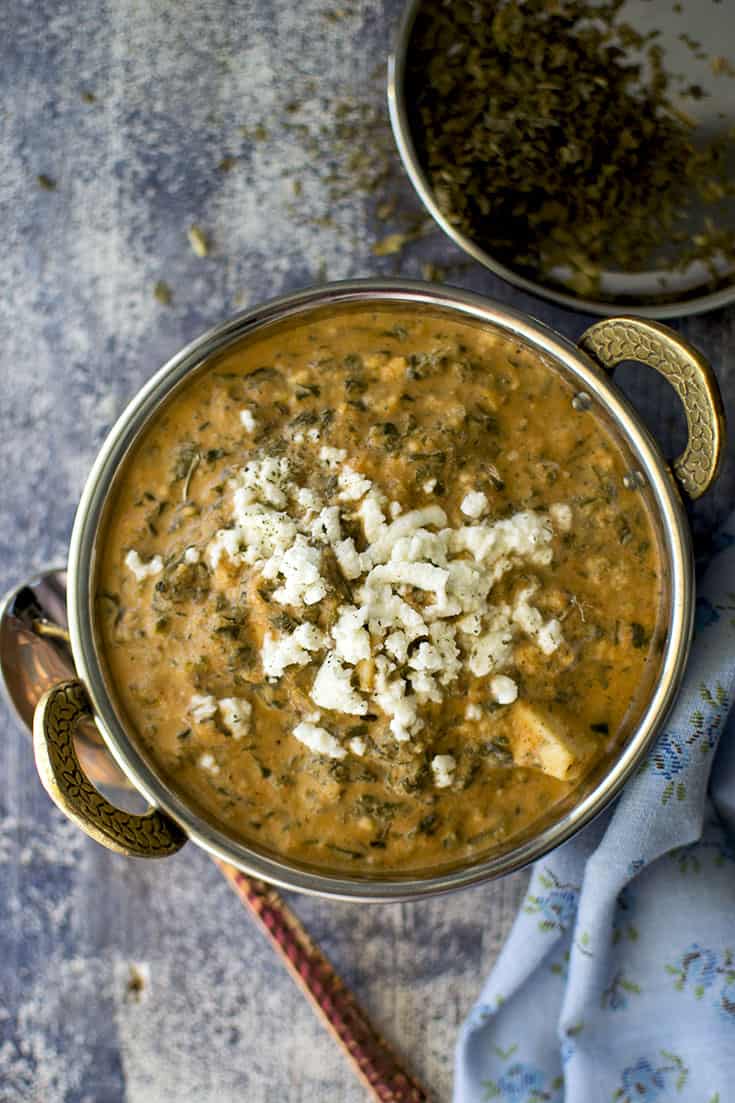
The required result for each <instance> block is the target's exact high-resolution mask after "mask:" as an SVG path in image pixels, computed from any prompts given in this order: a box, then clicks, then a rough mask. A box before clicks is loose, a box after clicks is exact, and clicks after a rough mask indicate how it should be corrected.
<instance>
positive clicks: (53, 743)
mask: <svg viewBox="0 0 735 1103" xmlns="http://www.w3.org/2000/svg"><path fill="white" fill-rule="evenodd" d="M90 715H91V709H90V706H89V701H88V700H87V694H86V693H85V690H84V686H83V685H82V683H81V682H77V681H68V682H60V683H59V684H58V685H56V686H54V687H53V688H52V689H50V690H49V691H48V693H45V694H44V696H43V697H42V698H41V700H40V701H39V702H38V705H37V706H36V711H35V713H34V716H33V752H34V755H35V758H36V767H37V769H38V773H39V776H40V778H41V782H42V784H43V787H44V789H45V790H46V792H47V793H48V795H49V796H50V797H51V800H52V801H53V802H54V804H56V805H57V807H59V808H60V809H61V811H62V812H64V814H65V815H67V816H68V817H69V819H70V820H73V821H74V822H75V823H76V824H77V826H78V827H81V829H82V831H86V833H87V834H88V835H89V836H91V838H93V839H95V840H96V841H97V842H98V843H101V844H102V846H106V847H108V849H109V850H116V851H117V852H118V853H119V854H127V855H129V856H130V857H136V858H166V857H167V856H168V855H169V854H175V853H176V851H177V850H180V849H181V847H182V846H183V845H184V843H185V842H186V835H185V834H184V832H183V831H182V830H181V828H180V827H179V826H178V825H177V824H175V823H174V822H173V820H170V819H169V818H168V817H167V816H164V815H163V814H162V813H161V812H157V811H156V810H155V809H151V811H150V812H147V813H146V814H145V815H143V816H137V815H135V813H133V812H124V811H123V810H122V809H121V808H115V806H114V804H110V802H109V801H108V800H106V799H105V797H103V796H102V794H101V793H98V792H97V790H96V789H95V788H94V786H93V785H92V784H91V783H90V782H89V780H88V779H87V777H86V775H85V774H84V773H83V771H82V768H81V766H80V765H79V759H78V758H77V752H76V750H75V749H74V730H75V728H76V726H77V723H78V722H79V720H80V719H81V718H82V717H83V716H90Z"/></svg>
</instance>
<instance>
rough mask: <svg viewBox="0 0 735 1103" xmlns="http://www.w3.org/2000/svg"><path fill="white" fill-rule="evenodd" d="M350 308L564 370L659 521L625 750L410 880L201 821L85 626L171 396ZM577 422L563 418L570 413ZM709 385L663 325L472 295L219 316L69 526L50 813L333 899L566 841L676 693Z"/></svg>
mask: <svg viewBox="0 0 735 1103" xmlns="http://www.w3.org/2000/svg"><path fill="white" fill-rule="evenodd" d="M355 307H358V308H368V309H370V308H373V309H375V308H388V309H389V308H394V309H402V310H416V311H421V312H424V313H426V312H431V313H433V314H436V315H437V316H443V317H449V318H451V319H452V320H454V321H463V320H464V321H468V322H471V323H473V324H477V325H480V326H483V327H486V328H487V329H488V330H492V331H493V332H497V333H500V334H503V335H505V336H506V337H507V338H509V339H511V340H513V341H514V342H518V343H522V344H524V345H525V346H526V347H527V348H528V349H529V350H530V351H532V352H533V353H534V354H536V355H537V356H538V357H539V358H542V359H543V360H544V361H545V362H546V363H548V364H550V365H552V366H553V367H554V368H556V370H558V371H559V372H560V373H561V374H562V375H563V376H564V377H565V378H566V379H567V380H569V381H570V382H571V384H572V386H573V387H574V388H575V390H576V392H577V394H578V396H579V398H580V400H582V396H584V397H583V401H584V403H585V405H587V404H588V405H589V406H594V408H595V409H596V410H597V411H598V413H599V415H600V416H601V417H602V418H604V419H606V420H607V421H608V423H609V424H610V425H611V428H612V430H613V431H614V432H615V433H616V434H617V436H618V437H619V438H620V440H621V442H622V443H623V446H624V447H625V449H626V451H627V453H628V456H629V462H630V465H631V467H630V471H631V474H630V478H631V479H632V480H633V482H632V485H635V486H636V487H637V488H638V490H639V493H640V494H641V495H642V496H643V498H644V499H645V501H646V503H647V506H648V509H649V510H650V511H651V515H652V517H653V518H654V522H655V526H656V529H657V537H658V541H659V544H660V549H661V558H662V565H663V575H664V586H665V590H666V608H667V623H666V633H665V636H664V637H663V638H662V652H661V670H660V676H659V678H658V680H657V682H656V684H655V685H654V686H653V687H652V689H651V692H650V696H649V699H648V700H647V701H646V702H645V705H644V707H643V710H642V713H641V716H640V720H639V722H638V723H637V725H636V727H635V730H634V731H633V732H632V734H631V735H630V738H629V739H628V740H627V742H626V743H625V745H624V746H622V747H621V748H620V752H619V754H617V755H616V757H615V758H614V759H613V760H612V761H610V762H606V763H604V764H603V765H602V766H601V767H600V769H599V771H598V772H597V773H596V774H595V775H594V776H592V777H590V778H587V779H585V781H584V783H583V784H582V786H581V787H580V789H579V790H578V791H577V792H575V793H574V794H573V798H570V800H569V802H568V804H567V805H565V806H563V807H561V808H555V809H554V810H553V813H552V814H551V815H550V816H549V817H548V819H547V821H546V822H544V823H542V824H541V825H539V826H537V827H534V829H533V831H531V832H529V835H528V836H527V837H525V838H523V839H520V840H516V841H511V843H510V844H509V845H508V847H507V849H505V850H504V851H502V852H496V853H490V854H489V855H485V856H479V857H473V858H471V859H469V860H466V861H463V862H462V863H459V864H455V865H453V866H451V867H441V868H432V869H428V870H424V871H421V872H408V873H406V874H404V875H398V874H384V875H376V874H372V875H368V874H364V875H358V874H355V875H354V876H352V875H347V874H345V873H343V872H336V871H335V872H334V873H332V872H330V871H325V870H324V869H321V868H316V867H313V866H308V865H306V864H303V863H299V862H296V861H292V860H290V859H288V858H285V857H282V856H278V855H274V854H273V853H270V852H266V851H265V850H259V849H258V847H257V845H256V844H254V843H252V844H251V843H246V842H244V841H243V840H242V839H239V838H235V837H233V836H232V835H231V834H228V833H226V832H225V831H224V830H223V829H222V828H220V827H218V826H217V824H215V823H212V822H210V821H209V820H206V819H205V818H204V817H203V816H202V815H200V813H199V812H198V811H197V810H196V808H195V807H194V806H193V804H192V803H190V802H189V801H188V800H187V799H186V798H184V797H183V796H182V794H181V793H180V792H178V791H176V790H175V789H174V788H173V787H172V786H171V785H170V784H169V783H168V781H167V780H166V779H165V777H164V776H163V775H162V774H161V773H160V771H159V770H158V769H157V768H156V766H155V764H154V763H153V762H152V761H151V759H150V758H149V757H148V756H146V755H145V753H144V752H143V750H142V748H141V745H140V742H139V741H138V740H137V739H136V736H135V732H134V731H133V730H132V728H131V726H130V725H129V724H128V723H127V722H126V720H125V717H124V715H123V714H122V713H121V712H120V710H119V708H118V707H117V705H116V703H115V701H114V700H113V694H112V692H111V690H110V688H109V687H108V682H107V678H106V675H105V671H104V663H103V658H102V655H101V653H100V647H99V642H98V638H97V633H96V626H95V601H94V594H95V590H96V583H95V576H96V565H97V556H98V552H99V538H100V533H101V532H102V531H103V530H104V524H105V516H106V511H107V508H108V507H109V504H110V502H111V500H112V499H113V495H114V491H115V487H116V476H117V473H118V472H119V470H120V468H121V465H122V464H123V462H124V460H125V458H126V456H127V455H128V453H129V452H130V449H131V448H132V447H133V446H134V445H135V442H136V441H137V440H138V438H139V437H140V434H141V433H142V432H143V431H144V430H145V429H146V428H147V426H148V425H149V424H150V422H151V421H152V420H154V419H156V418H157V417H158V416H159V415H160V414H161V412H162V411H163V410H164V408H165V406H166V403H167V401H168V400H169V399H170V398H171V396H172V395H173V394H175V393H176V392H177V391H178V390H179V388H180V387H181V386H183V385H184V384H185V383H186V382H188V381H189V380H190V379H191V378H192V377H193V376H194V375H196V374H197V373H198V372H200V371H202V370H204V369H205V368H206V366H207V365H208V364H209V363H210V362H211V360H212V358H213V357H215V356H216V355H218V354H219V353H221V352H222V350H223V349H225V348H227V347H228V346H231V345H232V344H233V343H235V342H240V341H243V340H247V339H248V338H250V337H252V336H256V337H257V336H260V335H261V333H264V332H267V331H268V330H270V329H271V327H273V326H276V325H283V324H289V325H290V324H308V323H309V322H311V321H312V320H314V319H316V318H323V317H325V316H327V317H328V316H330V315H335V314H337V313H341V312H344V311H345V310H350V309H353V308H355ZM629 359H634V360H638V361H640V362H643V363H646V364H648V365H649V366H650V367H653V368H654V369H656V370H657V371H659V372H660V373H661V374H662V375H663V376H664V377H665V378H666V379H667V380H668V381H669V382H670V383H671V384H672V386H673V387H674V388H675V389H676V391H677V392H678V394H679V396H680V397H681V399H682V402H683V403H684V407H685V410H686V413H687V419H688V422H689V427H690V435H689V442H688V444H687V448H686V450H685V451H684V453H683V454H682V455H681V456H680V457H679V458H678V459H676V460H675V461H674V462H673V465H672V468H673V473H672V468H670V467H669V465H668V464H667V462H666V461H665V459H664V458H663V456H662V455H661V452H660V451H659V449H658V447H657V445H656V443H655V441H654V440H653V439H652V437H651V436H650V434H649V433H648V431H647V430H646V428H645V427H644V425H643V423H642V422H641V420H640V418H639V417H638V415H637V414H636V413H635V411H634V410H633V408H632V407H631V406H630V404H629V403H628V402H627V400H626V399H625V398H624V397H623V395H622V394H621V393H620V392H619V391H618V390H617V388H616V387H615V386H614V385H613V384H612V383H611V382H610V380H609V379H608V376H607V374H606V373H607V372H608V371H611V370H612V369H613V368H614V367H615V365H616V364H617V363H619V362H620V361H622V360H629ZM571 416H574V415H573V411H572V410H571V408H570V417H571ZM723 430H724V425H723V418H722V406H721V402H720V397H719V391H718V389H717V383H716V380H715V378H714V375H713V374H712V371H711V369H710V367H709V366H708V364H707V363H706V361H705V360H703V359H702V357H701V356H699V354H698V353H697V352H696V351H695V350H694V349H693V348H692V347H691V346H690V345H688V344H687V343H686V342H685V341H684V340H682V339H681V338H680V337H679V336H678V335H677V334H675V333H674V332H673V331H671V330H668V329H666V328H665V327H663V326H659V325H657V324H655V323H653V322H643V321H640V320H637V319H634V318H616V319H611V320H610V321H604V322H598V323H597V324H596V325H595V326H593V327H592V328H591V329H590V330H588V331H587V333H586V334H584V335H583V337H582V338H581V339H580V343H579V345H575V344H573V343H572V342H571V341H568V340H566V339H565V338H564V337H562V336H560V335H559V334H557V333H555V332H554V331H553V330H551V329H548V328H547V327H546V326H543V325H541V324H540V323H539V322H536V321H534V320H533V319H531V318H530V317H528V316H527V315H525V314H522V313H520V312H518V311H515V310H511V309H509V308H507V307H504V306H501V305H499V304H498V303H493V302H490V301H488V300H487V299H484V298H481V297H480V296H478V295H474V294H471V293H469V292H464V291H459V290H453V289H439V288H437V287H436V286H434V285H431V284H422V283H411V282H408V281H395V282H386V281H380V280H358V281H354V282H346V283H338V284H331V285H327V286H326V287H321V288H315V289H313V290H309V291H302V292H299V293H298V294H295V295H291V296H288V297H286V298H282V299H277V300H275V301H273V302H270V303H267V304H265V305H264V306H262V307H258V308H257V309H255V310H250V311H248V312H246V313H243V314H240V315H238V316H237V317H235V318H233V319H231V320H230V321H227V322H223V323H222V324H221V325H218V326H216V327H215V328H214V329H212V330H210V331H209V333H206V334H204V336H202V337H200V338H199V339H198V340H196V341H194V342H193V343H192V344H190V345H188V346H187V347H186V348H185V349H183V350H182V351H181V352H180V353H178V355H176V356H174V357H173V359H172V360H170V361H169V362H168V363H167V364H166V365H165V366H164V367H162V368H161V369H160V371H158V372H157V373H156V375H154V376H153V378H152V379H151V380H150V381H149V382H148V383H147V384H146V385H145V386H144V387H143V388H142V389H141V390H140V391H139V392H138V394H137V395H136V396H135V397H134V398H133V400H132V402H131V403H130V405H129V406H128V407H127V409H126V410H125V411H124V412H123V414H122V415H121V417H120V418H119V420H118V421H117V423H116V424H115V425H114V426H113V428H112V429H111V431H110V433H109V435H108V437H107V440H106V441H105V443H104V444H103V446H102V448H101V450H100V453H99V455H98V457H97V460H96V462H95V464H94V467H93V468H92V471H91V474H90V476H89V479H88V480H87V484H86V486H85V488H84V492H83V494H82V498H81V501H80V503H79V507H78V510H77V515H76V519H75V522H74V531H73V534H72V540H71V549H70V553H69V571H68V591H67V608H68V616H69V630H70V636H71V648H72V655H73V660H74V664H75V667H76V673H77V679H76V680H66V681H62V682H60V683H59V684H58V685H55V686H54V687H53V688H51V689H50V690H49V691H48V692H47V693H46V695H45V696H44V698H43V699H42V700H41V701H40V702H39V704H38V706H37V708H36V712H35V717H34V749H35V755H36V763H37V765H38V769H39V773H40V776H41V780H42V781H43V783H44V785H45V787H46V789H47V790H48V792H49V794H50V796H51V797H52V799H53V800H54V801H55V802H56V803H57V804H58V806H59V807H60V808H61V809H62V810H63V811H64V812H65V813H66V814H67V815H68V816H69V817H70V818H72V819H73V820H74V821H75V822H76V823H77V824H78V825H79V826H80V827H82V828H83V830H85V831H86V832H87V833H88V834H90V835H91V836H92V837H93V838H95V839H97V840H98V841H99V842H101V843H102V844H104V845H105V846H108V847H110V848H112V849H115V850H117V851H119V852H122V853H125V854H130V855H137V856H140V857H164V856H166V855H168V854H172V853H174V852H175V851H176V850H178V849H179V848H180V847H181V845H182V844H183V843H184V841H185V840H186V839H187V838H190V839H192V840H193V841H194V842H195V843H197V844H198V845H199V846H201V847H203V848H204V849H205V850H207V851H209V852H210V853H212V854H214V855H215V856H217V857H219V858H221V859H223V860H224V861H226V862H229V863H231V864H232V865H234V866H236V867H238V868H239V869H241V870H243V871H245V872H246V873H248V874H250V875H251V876H254V877H258V878H262V879H263V880H266V881H270V882H272V883H275V884H277V885H281V886H283V887H284V888H289V889H296V890H299V891H301V892H309V893H314V894H317V895H320V896H330V897H338V898H341V899H351V900H364V901H373V900H375V901H378V900H383V901H385V900H411V899H415V898H418V897H422V896H428V895H431V894H436V893H440V892H448V891H451V890H454V889H459V888H463V887H466V886H467V885H472V884H475V883H478V882H481V881H487V880H489V879H491V878H494V877H499V876H501V875H503V874H506V873H510V872H512V871H513V870H517V869H520V868H521V867H522V866H524V865H526V864H527V863H529V862H532V861H535V860H536V859H537V858H539V857H540V856H541V855H543V854H544V853H546V852H547V851H548V850H550V849H551V848H552V847H555V846H558V845H559V844H560V843H562V842H564V841H565V840H566V839H568V838H569V837H570V836H571V835H573V834H574V833H575V832H576V831H578V830H579V829H580V828H581V827H582V826H583V825H584V824H586V823H587V822H588V821H589V820H590V819H591V818H592V817H593V816H595V815H597V813H598V812H600V811H601V810H602V809H603V808H604V807H605V806H606V805H607V804H608V802H609V801H610V800H612V798H613V797H614V796H615V795H616V793H617V792H618V791H619V790H620V787H621V785H622V784H623V783H624V781H625V780H626V779H627V778H628V777H629V776H630V774H631V773H632V771H633V770H635V768H636V766H637V765H638V764H639V763H640V762H641V761H642V759H643V758H644V756H645V754H646V752H647V751H648V749H649V747H650V746H651V742H652V740H653V739H654V738H655V736H656V734H657V733H658V731H659V730H660V728H661V724H662V723H663V720H664V718H665V717H666V715H667V713H668V710H669V708H670V706H671V704H672V703H673V701H674V698H675V696H676V693H677V690H678V688H679V685H680V682H681V678H682V675H683V671H684V666H685V663H686V658H687V653H688V649H689V642H690V638H691V631H692V616H693V608H694V575H693V558H692V549H691V537H690V533H689V528H688V525H687V521H686V516H685V512H684V508H683V505H682V501H681V498H680V496H679V492H678V489H677V483H678V485H679V486H680V487H681V488H682V489H683V490H684V491H685V492H686V493H687V494H689V495H690V496H691V497H699V495H700V494H702V493H704V491H705V490H706V489H707V487H708V486H709V485H710V484H711V483H712V481H713V479H714V478H715V476H716V473H717V468H718V462H719V457H720V454H721V449H722V438H723ZM90 715H92V716H93V717H94V719H95V721H96V724H97V727H98V728H99V730H100V732H101V734H102V737H103V739H104V741H105V743H106V745H107V748H108V749H109V751H110V753H111V754H112V756H113V758H114V759H115V761H116V762H117V765H118V766H119V767H120V768H121V770H122V771H123V773H124V774H125V775H126V777H127V778H128V779H129V780H130V781H131V782H132V784H133V786H134V787H135V788H136V789H137V790H138V791H139V792H140V793H142V794H143V795H144V796H145V797H146V798H147V799H148V801H149V802H150V803H151V805H152V806H153V809H154V810H152V811H151V812H149V813H148V814H147V815H144V816H138V815H133V814H132V813H129V812H124V811H122V810H121V809H118V808H115V807H114V806H113V805H112V804H110V803H109V802H108V801H107V800H106V799H105V798H104V797H103V796H102V795H101V794H100V793H99V792H97V791H96V790H95V789H94V787H93V786H92V784H91V783H90V781H89V780H88V778H87V777H86V776H85V774H84V771H83V769H82V767H81V766H80V763H79V760H78V758H77V754H76V751H75V747H74V733H75V729H76V726H77V724H78V722H79V721H80V720H81V719H83V718H85V717H89V716H90Z"/></svg>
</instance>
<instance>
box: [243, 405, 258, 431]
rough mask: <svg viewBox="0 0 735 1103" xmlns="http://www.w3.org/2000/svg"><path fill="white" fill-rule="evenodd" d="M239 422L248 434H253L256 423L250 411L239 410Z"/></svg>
mask: <svg viewBox="0 0 735 1103" xmlns="http://www.w3.org/2000/svg"><path fill="white" fill-rule="evenodd" d="M240 421H241V422H242V424H243V427H244V428H245V429H246V430H247V432H248V433H253V432H255V427H256V426H257V424H258V423H257V421H256V420H255V418H254V417H253V412H252V410H240Z"/></svg>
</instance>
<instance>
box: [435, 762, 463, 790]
mask: <svg viewBox="0 0 735 1103" xmlns="http://www.w3.org/2000/svg"><path fill="white" fill-rule="evenodd" d="M456 765H457V763H456V761H455V759H454V757H453V755H450V754H435V755H434V757H433V758H432V760H431V770H432V773H433V774H434V784H435V785H436V787H437V789H446V788H447V786H448V785H451V784H452V780H453V777H454V770H455V767H456Z"/></svg>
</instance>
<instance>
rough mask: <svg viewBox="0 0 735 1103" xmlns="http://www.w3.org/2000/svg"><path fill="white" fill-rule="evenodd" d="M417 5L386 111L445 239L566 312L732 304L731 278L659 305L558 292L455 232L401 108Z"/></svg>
mask: <svg viewBox="0 0 735 1103" xmlns="http://www.w3.org/2000/svg"><path fill="white" fill-rule="evenodd" d="M421 3H422V0H408V3H407V5H406V7H405V8H404V11H403V14H402V16H401V19H400V22H399V24H398V28H397V30H396V34H395V40H394V46H393V50H392V51H391V53H390V55H389V57H388V88H387V91H388V114H389V116H390V123H391V129H392V131H393V138H394V140H395V143H396V147H397V149H398V154H399V156H400V158H401V162H402V164H403V167H404V169H405V170H406V174H407V176H408V178H409V180H410V181H411V184H412V185H413V189H414V191H415V192H416V194H417V195H418V197H419V199H420V200H421V202H422V203H423V205H424V207H425V208H426V210H427V211H428V213H429V214H430V215H431V217H432V218H433V219H434V221H435V222H436V224H437V225H438V226H439V227H440V229H442V230H443V231H444V233H445V234H446V235H447V237H449V238H451V239H452V241H454V243H455V244H456V245H458V246H459V247H460V249H462V250H463V251H464V252H465V253H467V254H468V255H469V256H471V257H472V258H473V259H474V260H476V261H477V262H478V263H479V264H482V265H483V266H484V267H485V268H487V269H489V270H490V271H491V272H493V273H494V274H495V275H496V276H500V277H501V278H502V279H504V280H506V281H507V282H508V283H510V284H513V285H514V286H515V287H519V288H521V290H523V291H528V292H530V293H531V294H533V295H538V296H540V297H541V298H544V299H548V300H551V301H552V302H556V303H559V304H561V305H562V306H565V307H568V308H570V309H572V310H578V311H584V312H587V313H589V314H599V315H608V314H615V313H625V314H634V315H637V316H638V317H641V318H658V319H667V318H681V317H684V316H686V315H690V314H704V313H705V312H707V311H710V310H717V309H719V308H720V307H723V306H728V305H729V304H730V303H732V302H735V282H733V283H731V284H728V285H727V286H726V287H722V288H719V289H718V290H717V291H711V292H708V293H707V294H704V295H693V296H692V297H691V298H685V297H682V298H681V299H677V300H676V301H671V302H665V303H650V304H638V305H637V304H636V302H635V300H634V299H633V300H631V301H630V302H628V301H621V300H615V299H610V300H608V301H605V300H597V299H586V298H583V297H581V296H578V295H573V294H567V293H565V292H564V291H557V290H555V289H554V288H553V287H552V286H549V285H547V284H543V283H538V282H537V281H535V280H532V279H528V278H527V277H526V276H523V275H521V273H520V272H516V271H515V269H513V268H508V267H507V266H506V265H505V264H502V263H501V262H500V261H498V260H496V259H495V258H494V257H493V256H492V255H491V254H490V253H487V252H485V250H484V249H482V248H481V247H480V246H479V245H477V244H476V242H474V241H473V240H472V239H471V238H469V237H467V235H466V234H463V233H462V231H461V230H458V229H457V228H456V226H453V225H452V223H451V222H450V221H449V220H448V219H447V218H446V217H445V215H444V214H443V212H442V211H441V209H440V207H439V206H438V204H437V202H436V200H435V199H434V193H433V191H432V189H431V185H430V184H429V181H428V179H427V177H426V174H425V173H424V170H423V168H422V167H421V163H420V161H419V158H418V154H417V152H416V147H415V145H414V141H413V136H412V134H411V127H410V124H409V119H408V109H407V106H406V96H405V77H406V57H407V54H408V47H409V43H410V40H411V32H412V30H413V25H414V22H415V20H416V16H417V14H418V10H419V8H420V6H421Z"/></svg>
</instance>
